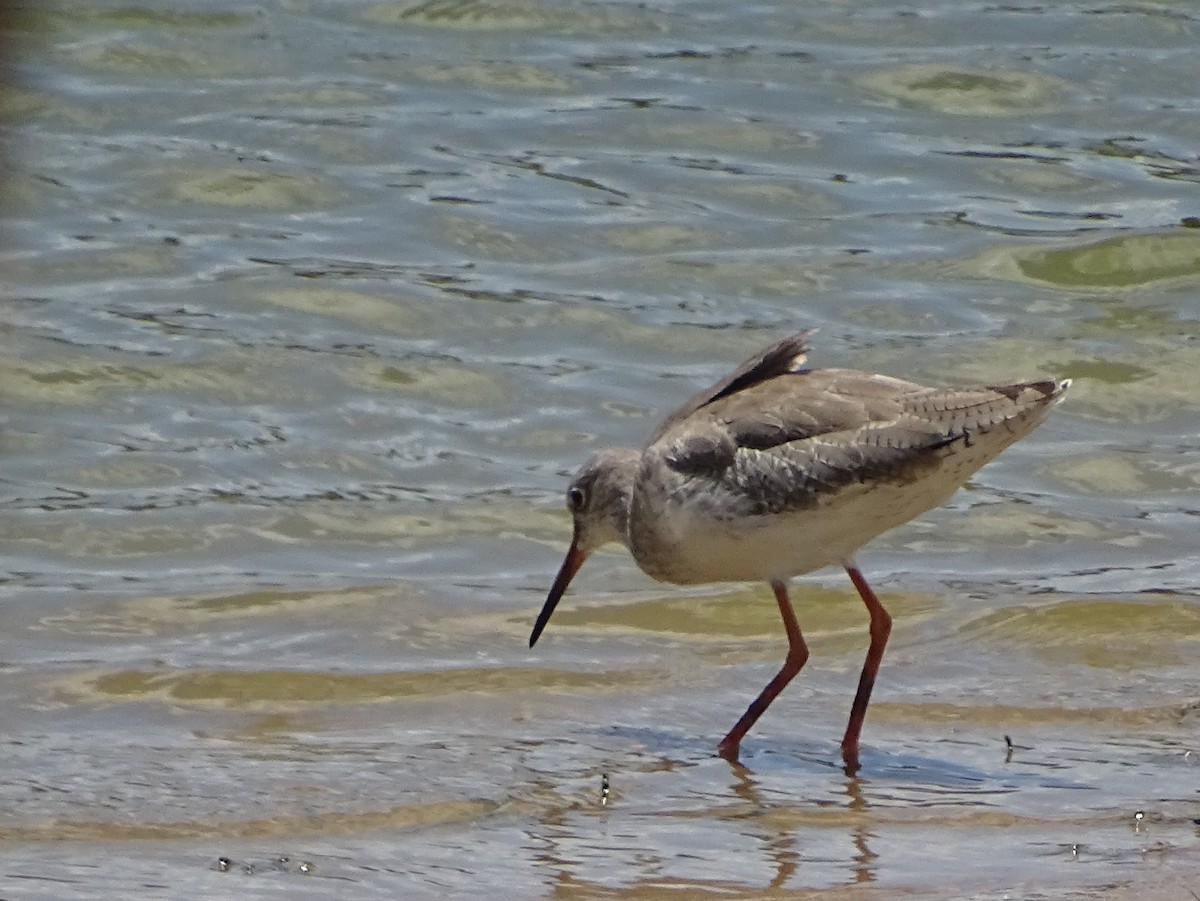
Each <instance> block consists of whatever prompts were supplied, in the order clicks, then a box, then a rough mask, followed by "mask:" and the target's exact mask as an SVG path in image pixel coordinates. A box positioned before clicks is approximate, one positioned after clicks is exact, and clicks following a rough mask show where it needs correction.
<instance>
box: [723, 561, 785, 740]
mask: <svg viewBox="0 0 1200 901" xmlns="http://www.w3.org/2000/svg"><path fill="white" fill-rule="evenodd" d="M771 590H772V591H774V592H775V600H776V602H777V603H778V604H779V615H780V616H782V617H783V628H784V629H785V630H787V637H788V652H787V657H786V658H784V661H783V666H782V667H781V668H780V670H779V672H777V673H776V674H775V678H774V679H772V680H771V681H770V682H768V683H767V687H766V688H764V689H763V690H762V693H761V694H759V696H758V697H757V698H755V699H754V700H753V701H752V702H751V704H750V706H749V707H748V708H746V712H745V713H743V714H742V718H741V719H740V720H738V721H737V723H736V724H735V725H734V727H733V728H732V729H730V730H729V734H728V735H726V736H725V737H724V738H722V739H721V742H720V744H718V745H717V753H718V754H720V755H721V756H722V757H724V758H725V759H726V760H731V761H736V760H737V757H738V748H739V746H740V745H741V743H742V738H743V737H744V736H745V734H746V733H747V732H749V731H750V727H751V726H753V725H754V724H755V723H756V722H757V721H758V718H759V717H760V716H762V715H763V713H764V712H766V709H767V708H768V707H770V706H771V702H772V701H774V700H775V698H776V696H777V695H778V694H779V693H780V692H781V691H783V689H784V687H785V686H786V685H787V684H788V683H789V682H791V681H792V679H793V678H794V677H795V675H796V673H798V672H800V668H801V667H802V666H804V662H805V661H806V660H808V645H806V644H805V643H804V636H803V635H801V634H800V626H799V625H797V623H796V611H794V610H793V609H792V602H791V601H790V600H788V593H787V585H786V584H784V583H783V582H772V583H771Z"/></svg>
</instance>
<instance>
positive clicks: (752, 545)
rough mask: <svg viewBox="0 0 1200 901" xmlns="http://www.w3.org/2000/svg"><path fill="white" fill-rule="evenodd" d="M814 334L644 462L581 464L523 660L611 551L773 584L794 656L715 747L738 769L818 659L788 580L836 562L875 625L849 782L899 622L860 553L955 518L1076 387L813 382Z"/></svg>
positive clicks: (793, 342) (783, 347)
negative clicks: (752, 735)
mask: <svg viewBox="0 0 1200 901" xmlns="http://www.w3.org/2000/svg"><path fill="white" fill-rule="evenodd" d="M814 331H815V329H810V330H808V331H803V332H799V333H798V334H795V335H791V336H790V337H787V338H784V339H783V340H781V341H777V342H776V343H774V344H772V345H771V346H770V347H768V348H766V349H765V350H763V351H762V352H761V353H759V354H757V355H756V356H754V357H752V358H751V359H749V360H747V361H746V362H745V363H743V364H742V365H741V366H739V367H738V368H737V369H735V370H734V371H733V372H732V373H730V374H729V375H727V376H726V377H725V378H723V379H721V380H720V381H719V382H717V383H716V384H715V385H713V386H712V387H711V388H709V389H707V390H705V391H702V392H700V393H699V394H697V395H696V396H695V397H693V398H691V399H690V400H689V401H688V402H687V403H685V404H684V405H683V406H681V407H680V408H679V409H678V410H676V411H675V412H674V413H672V414H671V415H670V416H668V417H667V418H666V420H665V421H664V422H663V423H662V425H660V426H659V427H658V429H657V431H655V432H654V434H653V435H652V436H651V437H650V440H649V441H648V442H647V443H646V445H645V446H644V447H642V448H640V449H638V448H625V447H619V448H607V449H605V450H601V451H598V452H597V453H595V454H594V455H592V457H591V458H590V459H589V460H588V461H587V462H586V463H584V464H583V466H582V468H580V470H579V472H578V473H576V474H575V478H573V479H572V480H571V484H570V487H568V488H567V507H568V509H569V510H570V511H571V514H572V516H573V517H574V520H575V531H574V537H573V538H572V540H571V546H570V549H569V550H568V551H567V556H566V559H564V560H563V563H562V567H561V568H560V569H559V571H558V575H557V576H556V577H555V579H554V584H553V585H552V586H551V588H550V593H549V595H548V596H547V597H546V603H545V604H544V605H543V607H542V610H541V613H539V614H538V618H537V621H536V622H535V623H534V626H533V632H532V634H531V635H530V636H529V646H530V647H533V645H534V644H535V643H536V642H537V640H538V637H539V636H540V635H541V634H542V630H543V629H544V628H545V627H546V623H547V622H548V621H549V619H550V615H551V614H552V613H553V612H554V607H555V605H556V604H558V601H559V599H560V598H561V597H562V596H563V592H565V591H566V589H567V585H568V584H569V583H570V581H571V578H572V577H573V576H574V575H575V573H576V572H577V571H578V570H579V567H580V566H582V565H583V562H584V560H586V559H587V557H588V555H589V554H591V553H592V552H593V551H594V550H596V548H598V547H600V546H601V545H603V544H607V543H608V542H610V541H619V542H621V543H622V544H624V545H625V546H626V547H628V548H629V550H630V552H631V553H632V554H633V559H634V560H636V561H637V564H638V566H639V567H641V569H642V571H643V572H645V573H646V574H647V575H649V576H651V577H653V578H655V579H658V580H660V581H663V582H674V583H676V584H681V585H688V584H697V583H707V582H735V581H766V582H768V583H769V584H770V585H771V588H772V590H773V591H774V593H775V600H776V602H777V603H778V604H779V612H780V614H781V615H782V617H783V627H784V629H785V630H786V632H787V639H788V652H787V657H786V659H785V660H784V663H783V667H782V668H781V669H780V670H779V672H778V673H777V674H776V675H775V678H773V679H772V680H771V681H770V682H769V683H768V684H767V686H766V688H764V689H763V690H762V693H761V694H759V696H758V697H757V698H755V699H754V701H753V703H751V704H750V707H749V708H748V709H747V710H746V712H745V713H744V714H743V715H742V718H741V719H739V720H738V721H737V723H736V724H735V725H734V727H733V728H732V729H730V730H729V734H727V735H726V736H725V737H724V738H723V739H721V741H720V743H719V744H718V745H717V752H718V753H719V754H720V755H721V756H723V757H725V758H727V759H729V760H731V761H736V760H737V757H738V752H739V748H740V746H741V741H742V738H743V737H744V736H745V734H746V732H747V731H749V729H750V727H751V726H753V725H754V723H755V722H756V721H757V720H758V718H759V717H760V716H762V714H763V713H764V712H765V711H766V709H767V707H768V706H770V704H771V702H772V701H773V700H775V698H776V696H777V695H778V694H779V693H780V692H781V691H783V689H784V687H785V686H786V685H787V684H788V683H789V682H790V681H791V680H792V678H793V677H794V676H795V675H796V673H798V672H799V671H800V668H801V667H803V666H804V663H805V661H806V660H808V646H807V645H806V644H805V642H804V636H803V635H802V634H801V632H800V626H799V625H798V623H797V621H796V613H795V611H794V610H793V609H792V603H791V600H790V599H789V598H788V589H787V583H788V580H789V579H790V578H792V577H793V576H798V575H801V574H803V573H807V572H812V571H813V570H815V569H819V568H820V567H822V566H827V565H829V564H838V563H840V564H841V565H842V566H844V567H845V568H846V572H847V573H848V574H849V576H850V581H851V582H853V583H854V587H855V588H856V589H858V593H859V595H860V596H861V597H862V599H863V603H865V604H866V606H867V611H868V613H869V614H870V619H871V625H870V634H871V643H870V647H869V649H868V651H867V657H866V661H865V662H864V663H863V668H862V674H861V675H860V676H859V680H858V691H857V693H856V694H855V696H854V704H853V706H852V707H851V708H850V721H849V723H848V724H847V726H846V732H845V735H844V736H843V738H842V745H841V750H842V756H843V759H844V761H845V763H846V765H847V767H848V768H849V769H850V770H857V768H858V740H859V735H860V734H861V732H862V726H863V718H864V717H865V716H866V712H867V704H868V703H869V702H870V699H871V689H872V687H873V686H874V684H875V676H876V674H877V673H878V671H879V663H880V660H882V658H883V651H884V647H885V646H886V645H887V640H888V635H889V634H890V633H891V628H892V619H891V616H890V615H889V614H888V612H887V610H885V609H884V607H883V605H882V604H881V603H880V602H879V598H877V597H876V596H875V592H874V591H873V590H872V589H871V586H870V585H868V584H867V580H866V579H865V578H864V577H863V574H862V571H861V570H860V569H859V568H858V565H857V564H856V563H855V560H854V552H855V551H856V550H858V548H860V547H861V546H862V545H864V544H866V543H867V542H868V541H870V540H871V539H873V538H875V537H876V536H878V535H880V534H882V533H883V532H886V531H887V530H888V529H891V528H893V527H894V526H898V525H900V524H901V523H904V522H907V521H908V520H910V519H912V518H913V517H915V516H917V515H919V514H921V513H924V512H925V511H926V510H931V509H933V508H934V507H937V506H940V505H941V504H943V503H945V502H946V500H947V499H949V497H950V496H951V495H952V494H954V492H955V491H956V490H957V489H958V488H959V486H961V485H962V484H963V483H964V482H965V481H966V480H967V479H968V478H970V476H971V475H972V474H973V473H974V472H975V471H976V470H978V469H979V468H980V467H981V466H983V465H984V464H985V463H987V462H988V461H990V460H991V459H992V458H993V457H995V456H996V455H997V454H999V453H1000V452H1001V451H1002V450H1004V448H1006V447H1008V446H1009V445H1010V444H1012V443H1013V442H1014V441H1016V440H1018V439H1020V438H1023V437H1024V436H1025V435H1028V434H1029V433H1030V432H1031V431H1032V430H1033V429H1034V428H1035V427H1036V426H1037V425H1038V424H1039V423H1041V421H1042V420H1043V419H1044V418H1045V417H1046V414H1047V413H1048V412H1049V410H1050V408H1051V407H1052V406H1053V405H1054V404H1056V403H1058V402H1059V401H1060V400H1062V398H1063V395H1064V392H1066V390H1067V388H1068V387H1069V386H1070V384H1071V383H1070V381H1069V380H1063V381H1053V380H1049V381H1036V382H1021V383H1018V384H1013V385H999V386H994V387H984V388H926V387H924V386H922V385H918V384H915V383H913V382H906V381H903V380H901V379H897V378H892V377H890V376H886V375H877V374H875V373H870V372H858V371H856V370H853V369H812V368H809V367H807V366H806V365H805V361H806V358H807V353H808V350H809V338H811V337H812V335H813V332H814Z"/></svg>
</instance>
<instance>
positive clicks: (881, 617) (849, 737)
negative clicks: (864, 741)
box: [842, 560, 892, 772]
mask: <svg viewBox="0 0 1200 901" xmlns="http://www.w3.org/2000/svg"><path fill="white" fill-rule="evenodd" d="M845 566H846V573H847V574H848V575H849V576H850V581H851V582H853V583H854V587H855V588H857V589H858V593H859V595H861V596H862V599H863V603H864V604H866V605H867V612H869V613H870V614H871V646H870V647H869V648H868V649H867V659H866V660H865V661H863V668H862V675H861V676H859V677H858V692H857V693H856V694H855V695H854V706H852V707H851V708H850V722H849V723H847V724H846V734H845V736H844V737H843V738H842V759H843V760H844V761H845V762H846V767H847V770H849V771H851V772H853V771H855V770H857V769H858V736H859V735H860V734H861V733H862V727H863V719H864V718H865V717H866V715H867V705H868V704H869V703H871V689H872V688H874V687H875V676H876V675H878V674H879V663H880V661H881V660H883V649H884V648H885V647H887V641H888V636H889V635H891V634H892V618H891V616H890V615H888V612H887V611H886V610H884V609H883V604H881V603H879V598H877V597H875V592H874V591H872V590H871V586H870V585H868V584H867V580H866V579H865V578H863V574H862V572H861V571H860V570H859V568H858V566H857V565H855V563H854V561H853V560H848V561H847V562H846V564H845Z"/></svg>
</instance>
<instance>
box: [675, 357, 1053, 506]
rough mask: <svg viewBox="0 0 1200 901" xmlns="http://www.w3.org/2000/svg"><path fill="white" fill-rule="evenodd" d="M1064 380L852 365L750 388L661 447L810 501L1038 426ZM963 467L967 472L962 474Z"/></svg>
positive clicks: (695, 470) (755, 493) (746, 487)
mask: <svg viewBox="0 0 1200 901" xmlns="http://www.w3.org/2000/svg"><path fill="white" fill-rule="evenodd" d="M1064 390H1065V384H1064V383H1060V382H1055V381H1042V382H1030V383H1023V384H1018V385H1006V386H1000V387H995V388H973V389H937V388H924V387H921V386H919V385H916V384H913V383H912V382H905V381H901V380H899V379H892V378H889V377H887V376H879V375H873V374H870V373H863V372H855V371H853V370H834V369H826V370H816V371H812V372H804V373H800V374H795V375H793V376H789V377H788V378H787V379H785V380H780V381H776V382H772V383H771V384H769V385H762V386H761V387H754V386H752V387H750V388H747V389H745V390H744V391H742V392H740V393H738V394H735V395H728V396H726V397H725V398H724V399H719V400H716V401H714V402H713V403H712V404H711V405H710V406H709V407H708V408H706V409H701V410H699V411H697V412H695V413H694V414H693V416H691V417H690V418H689V419H688V420H687V421H686V422H680V423H679V424H677V425H676V426H675V427H674V428H673V429H671V430H670V431H668V432H667V433H666V434H664V435H663V436H662V438H661V439H660V440H659V442H658V444H657V446H656V449H657V450H658V451H659V452H660V453H661V455H662V459H663V461H664V462H665V463H666V465H667V466H668V467H670V468H671V469H673V470H675V471H676V472H678V473H679V474H680V475H682V476H684V477H693V478H702V479H710V480H716V481H719V482H722V483H724V484H725V485H726V487H728V488H731V489H733V490H735V491H736V492H737V493H738V494H739V495H740V496H742V497H743V498H744V499H745V500H746V501H747V502H749V503H750V504H751V505H752V506H753V507H755V508H759V509H781V508H784V507H794V506H798V505H799V506H803V505H806V504H808V503H815V502H816V500H817V498H818V497H819V496H821V495H823V494H827V493H830V492H834V491H837V490H839V489H841V488H843V487H845V486H846V485H848V484H851V483H853V482H864V481H897V482H904V481H909V480H915V479H917V478H919V477H920V476H921V474H922V473H924V472H926V471H927V470H928V469H929V468H930V467H935V466H937V465H939V463H940V462H941V461H942V460H943V459H944V458H945V457H947V456H948V455H950V454H952V453H953V452H954V451H955V450H956V449H957V448H959V447H970V446H972V445H973V443H974V442H975V441H976V439H981V438H983V436H986V435H987V434H988V433H990V432H992V430H993V429H995V428H996V427H998V426H1004V427H1005V430H1004V435H1003V436H1002V438H1003V440H996V441H989V442H988V444H989V445H992V444H994V451H992V450H991V448H990V447H987V448H984V449H981V451H982V452H981V453H980V454H979V455H978V456H979V458H980V462H979V463H978V465H975V466H973V467H972V469H971V471H974V469H975V468H978V466H981V465H983V463H984V462H986V461H987V460H989V459H991V457H992V456H994V455H995V454H997V453H999V452H1000V450H1002V449H1003V448H1004V447H1006V446H1007V445H1008V444H1010V443H1012V441H1015V440H1017V438H1020V437H1022V436H1023V435H1025V434H1027V433H1028V432H1029V431H1030V430H1032V429H1033V427H1034V426H1036V425H1037V424H1038V423H1039V422H1040V421H1041V419H1042V415H1044V412H1045V410H1046V409H1047V408H1048V407H1049V406H1051V405H1052V404H1053V403H1054V402H1056V401H1057V400H1058V399H1059V398H1061V396H1062V392H1063V391H1064ZM969 475H970V472H966V473H964V475H963V479H964V481H965V479H966V478H967V476H969Z"/></svg>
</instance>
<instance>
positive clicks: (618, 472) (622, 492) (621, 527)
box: [602, 447, 642, 547]
mask: <svg viewBox="0 0 1200 901" xmlns="http://www.w3.org/2000/svg"><path fill="white" fill-rule="evenodd" d="M641 458H642V452H641V451H640V450H636V449H635V448H632V447H621V448H613V450H612V457H611V459H610V460H609V461H608V463H609V465H608V468H607V471H606V472H605V474H604V492H605V495H606V496H605V498H604V500H603V506H602V509H603V510H604V515H605V518H606V519H607V521H608V522H607V525H608V527H609V528H610V529H611V530H612V533H613V538H615V539H616V540H617V541H620V542H621V543H622V544H623V545H625V546H626V547H628V546H629V507H630V503H631V500H632V498H633V487H634V484H635V483H636V481H637V475H638V467H639V465H640V463H641Z"/></svg>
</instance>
